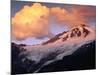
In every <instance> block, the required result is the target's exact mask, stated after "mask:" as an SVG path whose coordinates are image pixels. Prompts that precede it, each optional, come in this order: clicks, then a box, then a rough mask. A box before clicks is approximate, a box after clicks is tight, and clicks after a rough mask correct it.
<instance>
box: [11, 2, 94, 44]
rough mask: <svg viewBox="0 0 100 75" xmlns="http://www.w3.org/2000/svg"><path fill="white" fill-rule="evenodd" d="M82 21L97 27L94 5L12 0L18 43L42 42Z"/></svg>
mask: <svg viewBox="0 0 100 75" xmlns="http://www.w3.org/2000/svg"><path fill="white" fill-rule="evenodd" d="M83 23H84V24H87V25H89V26H91V27H95V26H96V7H95V6H88V5H87V6H86V5H85V6H84V5H72V4H57V3H40V2H38V3H36V2H25V1H11V26H12V42H15V43H17V44H27V45H35V44H40V43H42V42H44V41H46V40H48V39H50V38H52V37H54V36H55V35H56V34H58V33H61V32H63V31H67V30H69V29H70V28H72V27H74V26H77V25H80V24H83Z"/></svg>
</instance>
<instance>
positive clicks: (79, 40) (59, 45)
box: [20, 25, 96, 66]
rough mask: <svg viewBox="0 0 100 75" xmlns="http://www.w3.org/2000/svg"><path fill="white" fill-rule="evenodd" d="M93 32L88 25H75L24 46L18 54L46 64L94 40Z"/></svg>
mask: <svg viewBox="0 0 100 75" xmlns="http://www.w3.org/2000/svg"><path fill="white" fill-rule="evenodd" d="M95 34H96V33H95V30H93V29H91V28H90V27H88V26H85V25H82V26H77V27H74V28H72V29H71V30H69V31H66V32H63V33H60V34H58V35H56V36H55V37H54V38H51V39H50V40H48V41H46V42H44V43H42V44H39V45H35V46H24V47H23V48H24V49H25V50H26V51H24V52H23V53H21V54H20V55H25V56H26V58H27V59H29V60H32V61H35V62H36V63H39V62H40V61H43V65H47V64H49V63H51V62H53V61H56V60H60V59H62V58H63V57H64V56H66V55H70V54H72V53H73V52H75V51H76V50H77V49H78V48H79V47H81V46H82V45H84V44H87V43H90V42H92V41H94V40H95ZM24 59H25V58H24ZM43 65H42V66H43Z"/></svg>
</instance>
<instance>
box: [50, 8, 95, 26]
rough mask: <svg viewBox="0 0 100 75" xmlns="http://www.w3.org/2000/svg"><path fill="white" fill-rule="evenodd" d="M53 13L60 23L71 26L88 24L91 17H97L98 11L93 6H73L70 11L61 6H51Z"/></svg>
mask: <svg viewBox="0 0 100 75" xmlns="http://www.w3.org/2000/svg"><path fill="white" fill-rule="evenodd" d="M51 14H52V15H54V16H55V18H56V21H57V22H58V23H64V24H66V25H67V26H68V27H69V28H72V27H73V26H77V25H80V24H88V21H89V19H90V18H95V17H96V13H95V10H94V9H93V7H91V6H72V7H71V8H70V11H69V10H67V9H63V8H60V7H53V8H51Z"/></svg>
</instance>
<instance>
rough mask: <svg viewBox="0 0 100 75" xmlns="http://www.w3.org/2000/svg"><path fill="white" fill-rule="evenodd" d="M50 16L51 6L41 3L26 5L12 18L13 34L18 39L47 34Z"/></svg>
mask: <svg viewBox="0 0 100 75" xmlns="http://www.w3.org/2000/svg"><path fill="white" fill-rule="evenodd" d="M48 17H49V8H47V7H46V6H42V5H41V4H40V3H34V4H33V5H32V6H24V7H23V8H22V9H21V10H20V11H18V12H17V13H16V14H15V16H14V17H13V18H12V35H13V36H14V37H15V38H16V39H18V40H23V39H26V38H27V37H35V38H40V37H42V36H46V35H48V33H49V31H48Z"/></svg>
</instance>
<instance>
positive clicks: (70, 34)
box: [42, 24, 94, 45]
mask: <svg viewBox="0 0 100 75" xmlns="http://www.w3.org/2000/svg"><path fill="white" fill-rule="evenodd" d="M92 32H94V31H93V30H92V29H91V28H90V27H89V26H87V25H85V24H81V25H79V26H77V27H73V28H72V29H70V30H69V31H64V32H62V33H59V34H58V35H56V36H55V37H53V38H51V39H49V40H48V41H46V42H43V43H42V45H46V44H49V43H54V42H56V41H58V40H60V39H62V41H63V42H64V41H66V40H67V39H69V38H79V37H83V38H85V37H87V36H88V35H89V34H90V33H92Z"/></svg>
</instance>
